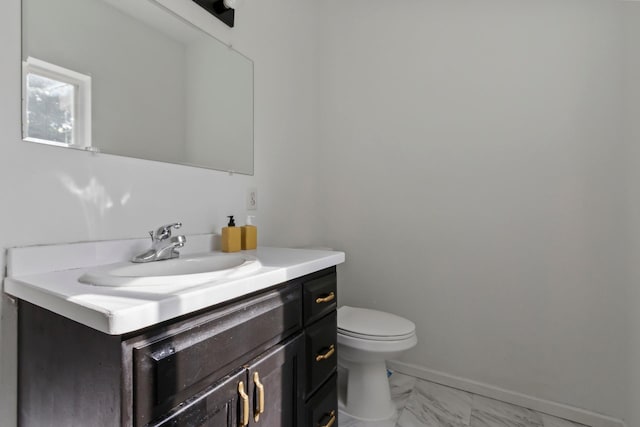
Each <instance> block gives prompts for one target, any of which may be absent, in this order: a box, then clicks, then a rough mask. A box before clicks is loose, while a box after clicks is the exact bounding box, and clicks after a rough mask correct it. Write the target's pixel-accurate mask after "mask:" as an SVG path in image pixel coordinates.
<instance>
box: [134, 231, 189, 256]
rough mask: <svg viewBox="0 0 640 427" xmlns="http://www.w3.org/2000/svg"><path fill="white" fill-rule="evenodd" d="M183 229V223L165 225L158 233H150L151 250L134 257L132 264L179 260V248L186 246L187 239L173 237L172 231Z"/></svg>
mask: <svg viewBox="0 0 640 427" xmlns="http://www.w3.org/2000/svg"><path fill="white" fill-rule="evenodd" d="M180 227H182V223H181V222H176V223H173V224H167V225H163V226H162V227H159V228H158V229H157V230H156V231H153V230H152V231H150V232H149V235H150V236H151V249H149V250H147V251H145V252H143V253H141V254H140V255H136V256H134V257H133V258H132V259H131V261H132V262H152V261H161V260H163V259H171V258H178V257H179V256H180V252H178V250H177V249H178V248H181V247H183V246H184V244H185V243H186V241H187V238H186V237H184V236H171V229H172V228H173V229H176V230H177V229H178V228H180Z"/></svg>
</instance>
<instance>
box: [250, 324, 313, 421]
mask: <svg viewBox="0 0 640 427" xmlns="http://www.w3.org/2000/svg"><path fill="white" fill-rule="evenodd" d="M303 346H304V341H303V339H302V335H298V336H297V337H295V338H293V339H291V340H289V341H288V342H285V343H284V344H282V345H278V346H276V347H275V348H274V349H272V350H269V351H267V352H266V353H264V354H263V355H261V356H260V357H258V358H257V359H254V360H253V361H252V362H251V363H250V364H249V365H248V366H247V370H248V372H247V373H248V377H249V378H248V381H249V391H250V396H251V410H250V413H251V414H250V416H249V420H247V421H248V424H243V423H242V422H240V425H250V426H255V427H298V426H299V425H300V424H299V422H298V420H299V419H301V417H302V411H303V406H302V402H303V399H302V390H301V387H300V386H299V384H301V381H302V374H303V372H304V371H303V366H302V364H303ZM241 421H242V420H241Z"/></svg>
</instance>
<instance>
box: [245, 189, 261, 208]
mask: <svg viewBox="0 0 640 427" xmlns="http://www.w3.org/2000/svg"><path fill="white" fill-rule="evenodd" d="M257 209H258V189H257V188H249V189H248V190H247V210H250V211H255V210H257Z"/></svg>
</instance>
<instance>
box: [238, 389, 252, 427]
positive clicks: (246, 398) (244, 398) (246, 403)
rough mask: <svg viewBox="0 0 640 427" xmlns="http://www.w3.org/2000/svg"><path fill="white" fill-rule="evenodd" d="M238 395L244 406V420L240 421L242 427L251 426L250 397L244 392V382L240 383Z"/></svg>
mask: <svg viewBox="0 0 640 427" xmlns="http://www.w3.org/2000/svg"><path fill="white" fill-rule="evenodd" d="M238 394H239V395H240V400H241V401H242V402H241V405H242V411H241V412H242V419H241V420H240V424H239V425H240V427H245V426H248V425H249V395H248V394H247V393H245V391H244V381H240V382H239V383H238Z"/></svg>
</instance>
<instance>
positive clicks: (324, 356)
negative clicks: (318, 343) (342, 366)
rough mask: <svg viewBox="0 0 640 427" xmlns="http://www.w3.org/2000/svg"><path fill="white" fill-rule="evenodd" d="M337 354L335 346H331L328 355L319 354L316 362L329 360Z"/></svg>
mask: <svg viewBox="0 0 640 427" xmlns="http://www.w3.org/2000/svg"><path fill="white" fill-rule="evenodd" d="M335 352H336V347H335V346H334V345H333V344H331V346H330V347H329V350H327V352H326V353H324V354H318V355H317V356H316V362H320V361H321V360H327V359H328V358H330V357H331V356H333V353H335Z"/></svg>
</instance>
